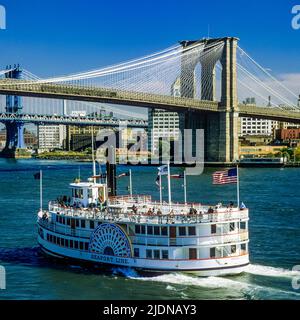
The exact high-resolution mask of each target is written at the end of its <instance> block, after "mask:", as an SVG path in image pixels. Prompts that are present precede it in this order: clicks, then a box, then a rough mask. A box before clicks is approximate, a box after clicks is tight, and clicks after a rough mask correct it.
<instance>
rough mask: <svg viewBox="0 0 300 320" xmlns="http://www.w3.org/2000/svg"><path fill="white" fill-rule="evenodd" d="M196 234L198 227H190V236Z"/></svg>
mask: <svg viewBox="0 0 300 320" xmlns="http://www.w3.org/2000/svg"><path fill="white" fill-rule="evenodd" d="M195 235H196V227H189V236H195Z"/></svg>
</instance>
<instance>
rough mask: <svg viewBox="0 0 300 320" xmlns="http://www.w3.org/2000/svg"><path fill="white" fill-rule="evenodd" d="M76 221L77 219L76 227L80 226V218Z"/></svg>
mask: <svg viewBox="0 0 300 320" xmlns="http://www.w3.org/2000/svg"><path fill="white" fill-rule="evenodd" d="M75 221H76V227H79V220H78V219H76V220H75Z"/></svg>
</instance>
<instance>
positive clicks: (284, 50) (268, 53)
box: [0, 0, 300, 76]
mask: <svg viewBox="0 0 300 320" xmlns="http://www.w3.org/2000/svg"><path fill="white" fill-rule="evenodd" d="M0 4H2V5H4V6H5V7H6V11H7V30H5V31H2V30H0V48H1V50H0V61H1V63H0V64H1V65H2V66H5V65H6V64H13V63H20V64H21V65H22V66H24V68H26V69H28V70H30V71H32V72H33V73H35V74H37V75H40V76H51V75H58V74H66V73H70V72H77V71H83V70H86V69H91V68H97V67H100V66H105V65H107V64H112V63H115V62H119V61H124V60H127V59H129V58H134V57H139V56H142V55H145V54H148V53H152V52H154V51H157V50H160V49H163V48H166V47H168V46H170V45H173V44H175V43H176V42H177V41H179V40H183V39H197V38H202V37H204V36H206V35H207V33H208V25H209V26H210V35H211V37H220V36H237V37H239V38H240V39H241V41H240V46H241V47H242V48H244V49H245V50H246V51H247V52H249V53H250V54H251V55H252V56H253V57H254V58H255V59H256V60H257V61H259V62H260V63H261V64H262V65H263V66H265V67H267V68H270V69H272V71H273V73H276V74H283V73H297V74H298V73H299V74H300V59H299V53H300V30H293V29H292V27H291V19H292V14H291V8H292V6H293V5H295V4H300V0H276V1H274V0H273V1H269V0H260V1H257V0H252V1H250V0H247V1H244V0H240V1H231V0H227V1H224V0H223V1H222V0H210V1H202V0H198V1H196V0H185V1H182V0H181V1H177V0H173V1H169V0H166V1H163V0H160V1H157V0H151V1H142V0H140V1H136V0H133V1H130V0H127V1H114V0H110V1H102V0H99V1H88V0H85V1H83V0H72V1H71V0H69V1H63V0H61V1H57V0H51V1H50V0H43V1H40V0H39V1H38V0H36V1H35V0H26V1H20V0H7V1H5V0H0ZM0 69H2V67H1V68H0Z"/></svg>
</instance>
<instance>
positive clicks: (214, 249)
mask: <svg viewBox="0 0 300 320" xmlns="http://www.w3.org/2000/svg"><path fill="white" fill-rule="evenodd" d="M210 257H211V258H215V257H216V248H210Z"/></svg>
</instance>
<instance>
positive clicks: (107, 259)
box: [91, 254, 129, 264]
mask: <svg viewBox="0 0 300 320" xmlns="http://www.w3.org/2000/svg"><path fill="white" fill-rule="evenodd" d="M91 258H92V259H94V260H98V261H101V262H106V263H117V264H129V261H128V259H126V258H120V257H113V256H104V255H101V254H92V255H91Z"/></svg>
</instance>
